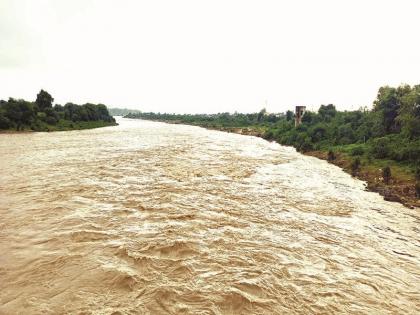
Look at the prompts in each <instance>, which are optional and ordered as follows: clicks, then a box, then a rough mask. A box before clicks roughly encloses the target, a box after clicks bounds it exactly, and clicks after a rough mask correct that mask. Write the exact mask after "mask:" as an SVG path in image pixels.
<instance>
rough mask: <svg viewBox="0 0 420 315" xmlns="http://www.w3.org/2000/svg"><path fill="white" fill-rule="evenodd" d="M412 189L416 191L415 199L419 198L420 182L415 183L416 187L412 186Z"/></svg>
mask: <svg viewBox="0 0 420 315" xmlns="http://www.w3.org/2000/svg"><path fill="white" fill-rule="evenodd" d="M414 189H415V191H416V197H417V198H420V182H417V183H416V185H415V186H414Z"/></svg>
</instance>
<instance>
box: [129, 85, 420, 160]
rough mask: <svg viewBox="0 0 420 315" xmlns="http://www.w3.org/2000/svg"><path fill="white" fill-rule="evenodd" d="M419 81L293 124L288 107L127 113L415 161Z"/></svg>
mask: <svg viewBox="0 0 420 315" xmlns="http://www.w3.org/2000/svg"><path fill="white" fill-rule="evenodd" d="M419 104H420V85H415V86H412V87H411V86H409V85H401V86H399V87H397V88H395V87H389V86H384V87H381V88H380V89H379V91H378V94H377V98H376V100H375V101H374V103H373V108H372V109H371V110H368V109H367V108H361V109H359V110H355V111H337V109H336V107H335V106H334V105H332V104H329V105H321V106H320V108H319V110H318V111H317V112H311V111H307V112H306V113H305V115H304V116H303V119H302V124H301V125H299V126H298V127H295V125H294V112H292V111H287V112H286V113H281V114H268V113H267V112H266V111H265V109H263V110H261V111H260V112H258V113H252V114H239V113H235V114H230V113H219V114H212V115H205V114H198V115H179V114H160V113H157V114H156V113H136V114H129V115H127V116H126V117H129V118H141V119H149V120H159V121H168V122H178V123H185V124H192V125H200V126H204V127H210V128H221V127H251V128H257V129H259V130H262V132H263V136H264V138H266V139H268V140H274V141H277V142H279V143H281V144H285V145H292V146H294V147H295V148H297V149H298V150H299V151H303V152H305V151H312V150H331V149H334V150H341V151H345V152H347V153H349V154H350V155H353V156H362V155H365V156H366V157H368V156H370V157H373V158H377V159H390V160H395V161H399V162H407V163H409V164H410V165H413V164H417V165H418V164H420V105H419Z"/></svg>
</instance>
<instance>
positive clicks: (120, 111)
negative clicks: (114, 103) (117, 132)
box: [108, 107, 140, 116]
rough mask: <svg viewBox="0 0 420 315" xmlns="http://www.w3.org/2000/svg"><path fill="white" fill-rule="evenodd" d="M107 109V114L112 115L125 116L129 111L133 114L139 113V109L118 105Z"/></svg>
mask: <svg viewBox="0 0 420 315" xmlns="http://www.w3.org/2000/svg"><path fill="white" fill-rule="evenodd" d="M108 111H109V114H110V115H112V116H125V115H128V114H131V113H133V114H136V113H140V111H139V110H137V109H129V108H118V107H111V108H108Z"/></svg>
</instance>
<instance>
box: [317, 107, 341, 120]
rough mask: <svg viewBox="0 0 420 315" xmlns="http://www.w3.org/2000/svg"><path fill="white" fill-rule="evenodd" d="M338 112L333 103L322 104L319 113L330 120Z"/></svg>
mask: <svg viewBox="0 0 420 315" xmlns="http://www.w3.org/2000/svg"><path fill="white" fill-rule="evenodd" d="M336 113H337V110H336V109H335V106H334V105H333V104H328V105H321V107H320V108H319V109H318V114H319V115H320V116H321V117H322V119H323V120H326V121H330V120H331V118H333V117H334V116H335V114H336Z"/></svg>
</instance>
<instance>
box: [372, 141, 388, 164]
mask: <svg viewBox="0 0 420 315" xmlns="http://www.w3.org/2000/svg"><path fill="white" fill-rule="evenodd" d="M389 142H390V141H389V139H388V138H386V137H382V138H378V139H375V140H373V143H372V149H371V150H372V154H373V156H374V157H375V158H377V159H384V158H386V157H387V156H389V153H390V148H389Z"/></svg>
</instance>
